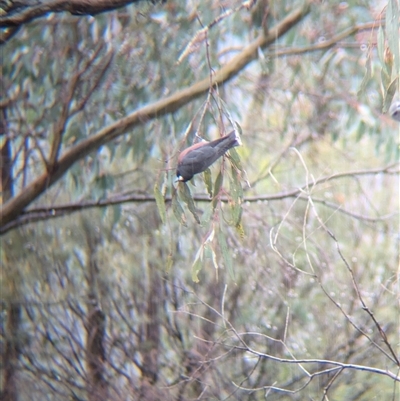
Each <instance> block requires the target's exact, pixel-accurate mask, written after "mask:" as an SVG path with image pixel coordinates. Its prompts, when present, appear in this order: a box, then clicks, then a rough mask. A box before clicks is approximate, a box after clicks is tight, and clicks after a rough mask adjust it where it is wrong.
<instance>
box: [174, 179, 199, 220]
mask: <svg viewBox="0 0 400 401" xmlns="http://www.w3.org/2000/svg"><path fill="white" fill-rule="evenodd" d="M178 190H179V196H180V197H181V199H182V200H183V201H184V202H185V203H186V204H187V206H188V208H189V211H190V212H191V213H192V215H193V217H194V218H195V220H196V221H197V222H198V223H199V224H200V219H199V216H198V215H197V212H196V206H195V204H194V200H193V197H192V194H191V192H190V189H189V187H188V185H187V184H186V182H182V183H180V185H179V188H178Z"/></svg>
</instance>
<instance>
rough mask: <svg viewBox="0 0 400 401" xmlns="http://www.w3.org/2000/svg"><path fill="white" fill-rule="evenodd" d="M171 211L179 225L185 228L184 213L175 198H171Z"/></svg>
mask: <svg viewBox="0 0 400 401" xmlns="http://www.w3.org/2000/svg"><path fill="white" fill-rule="evenodd" d="M172 211H173V213H174V215H175V217H176V219H177V220H178V221H179V223H180V224H182V225H184V226H185V227H186V226H187V225H186V215H185V211H184V210H183V207H182V205H181V204H180V202H179V200H178V197H177V196H173V197H172Z"/></svg>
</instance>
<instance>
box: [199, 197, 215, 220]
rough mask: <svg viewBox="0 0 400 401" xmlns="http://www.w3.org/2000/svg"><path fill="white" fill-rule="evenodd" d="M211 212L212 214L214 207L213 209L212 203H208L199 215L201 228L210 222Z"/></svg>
mask: <svg viewBox="0 0 400 401" xmlns="http://www.w3.org/2000/svg"><path fill="white" fill-rule="evenodd" d="M213 212H214V207H213V205H212V203H211V202H210V203H208V204H207V206H206V207H205V208H204V210H203V214H202V215H201V225H202V226H204V225H205V224H207V223H208V222H209V221H210V219H211V216H212V214H213Z"/></svg>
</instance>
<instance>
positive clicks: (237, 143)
mask: <svg viewBox="0 0 400 401" xmlns="http://www.w3.org/2000/svg"><path fill="white" fill-rule="evenodd" d="M229 135H233V136H234V138H235V140H236V145H234V146H242V140H241V139H240V135H239V132H238V131H237V130H234V131H232V132H231V133H230V134H229Z"/></svg>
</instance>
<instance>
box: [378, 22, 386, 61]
mask: <svg viewBox="0 0 400 401" xmlns="http://www.w3.org/2000/svg"><path fill="white" fill-rule="evenodd" d="M377 40H378V43H377V48H378V56H379V60H380V62H381V65H382V67H383V68H386V64H385V56H384V52H385V35H384V33H383V29H382V25H379V28H378V37H377Z"/></svg>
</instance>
